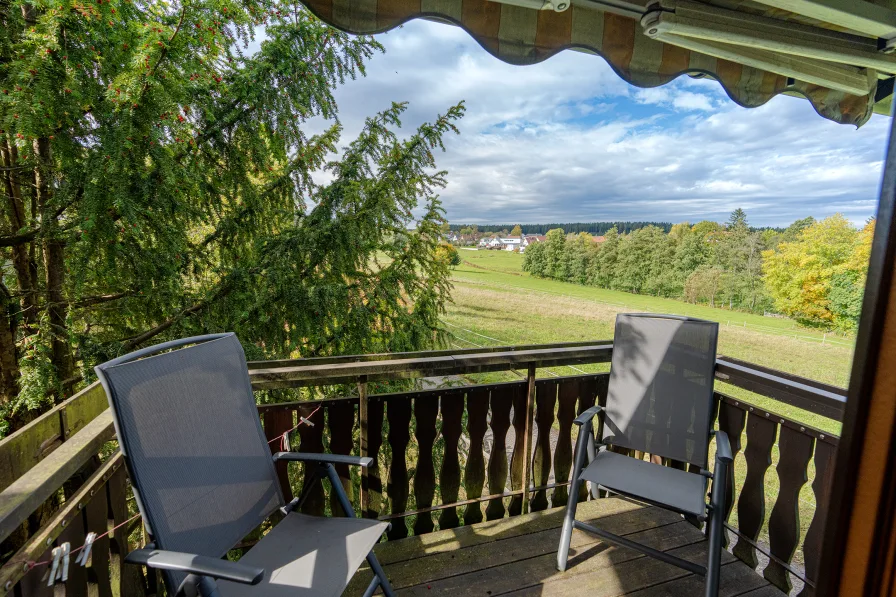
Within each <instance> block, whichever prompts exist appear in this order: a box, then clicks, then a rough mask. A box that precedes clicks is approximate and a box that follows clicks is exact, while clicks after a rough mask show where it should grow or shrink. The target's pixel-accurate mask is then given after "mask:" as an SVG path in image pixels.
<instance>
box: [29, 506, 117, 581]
mask: <svg viewBox="0 0 896 597" xmlns="http://www.w3.org/2000/svg"><path fill="white" fill-rule="evenodd" d="M97 497H98V496H95V497H94V498H93V499H92V500H91V501H94V500H96V501H100V499H102V498H100V499H97ZM81 514H82V515H81V516H75V517H74V518H72V520H71V522H69V523H68V524H67V525H66V526H65V528H64V529H63V531H62V533H60V535H59V537H57V538H56V546H57V547H58V546H61V545H62V544H63V543H70V544H71V546H72V547H73V548H74V547H78V546H81V545H84V539H86V538H87V527H86V521H85V520H84V516H83V513H81ZM125 520H127V519H125ZM100 529H101V530H100V531H99V532H103V531H105V527H102V526H101V527H100ZM90 530H93V529H90ZM104 543H105V542H104ZM96 547H97V548H99V549H102V548H103V546H102V545H97V546H96ZM106 547H107V548H108V544H107V546H106ZM76 557H77V556H74V557H72V558H70V562H71V565H70V566H69V567H68V580H67V581H66V582H65V583H61V582H60V583H59V584H57V585H56V586H55V587H54V589H55V595H59V594H60V593H61V594H62V595H65V596H66V597H68V596H69V595H71V596H76V597H81V596H82V595H83V596H86V595H87V594H88V586H87V568H83V567H81V566H78V565H75V558H76ZM96 572H99V571H98V570H97V571H96ZM103 574H108V571H107V570H104V571H103ZM44 582H46V579H44ZM48 592H50V593H51V594H52V592H53V589H50V590H49V591H48Z"/></svg>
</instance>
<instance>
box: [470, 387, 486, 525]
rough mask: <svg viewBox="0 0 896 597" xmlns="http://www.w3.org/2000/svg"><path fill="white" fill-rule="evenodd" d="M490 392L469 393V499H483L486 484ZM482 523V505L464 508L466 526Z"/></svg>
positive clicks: (476, 391) (477, 391) (477, 504)
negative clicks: (486, 447)
mask: <svg viewBox="0 0 896 597" xmlns="http://www.w3.org/2000/svg"><path fill="white" fill-rule="evenodd" d="M488 402H489V391H488V390H483V389H480V390H473V391H471V392H468V393H467V431H468V432H469V434H470V453H469V455H468V456H467V465H466V467H465V468H464V490H465V491H466V493H467V499H471V500H472V499H475V498H479V497H482V487H483V485H484V484H485V453H484V452H483V449H482V444H483V438H484V436H485V432H486V430H487V429H488ZM477 522H482V504H480V503H479V502H476V503H475V504H467V507H466V508H464V524H465V525H469V524H475V523H477Z"/></svg>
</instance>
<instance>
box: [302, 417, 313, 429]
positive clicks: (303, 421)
mask: <svg viewBox="0 0 896 597" xmlns="http://www.w3.org/2000/svg"><path fill="white" fill-rule="evenodd" d="M299 420H300V421H301V422H302V423H304V424H305V425H308V426H309V427H314V423H312V422H311V419H306V418H305V417H301V416H300V417H299Z"/></svg>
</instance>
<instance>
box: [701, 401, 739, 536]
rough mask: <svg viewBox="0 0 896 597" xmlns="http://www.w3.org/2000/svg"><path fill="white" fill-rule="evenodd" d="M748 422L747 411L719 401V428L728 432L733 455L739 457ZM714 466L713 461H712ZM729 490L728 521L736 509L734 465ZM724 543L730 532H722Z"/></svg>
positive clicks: (727, 482) (731, 469) (726, 511)
mask: <svg viewBox="0 0 896 597" xmlns="http://www.w3.org/2000/svg"><path fill="white" fill-rule="evenodd" d="M746 422H747V411H745V410H744V409H742V408H740V407H739V406H734V405H733V404H729V403H728V402H719V429H721V430H722V431H724V432H725V433H727V434H728V441H729V442H730V443H731V455H732V456H734V458H735V459H737V454H738V452H740V449H741V445H740V436H741V434H743V432H744V424H745V423H746ZM710 466H713V463H710ZM726 487H727V489H728V490H727V491H726V492H725V509H724V516H725V520H726V521H727V520H728V519H729V518H730V517H731V511H732V510H733V509H734V496H735V492H736V490H737V488H736V487H735V486H734V465H732V466H729V467H728V479H726ZM722 544H723V545H724V546H725V547H728V533H722Z"/></svg>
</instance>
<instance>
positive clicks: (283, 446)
mask: <svg viewBox="0 0 896 597" xmlns="http://www.w3.org/2000/svg"><path fill="white" fill-rule="evenodd" d="M319 410H320V407H319V406H318V407H317V408H315V409H314V410H313V411H311V414H310V415H308V417H303V416H301V415H299V422H298V423H296V425H295V427H292V428H290V429H287V430H286V431H284V432H283V433H282V434H281V435H278V436H277V437H275V438H273V439H271V440H268V445H270V444H273V443H274V442H275V441H277V440H278V439H279V440H280V450H281V451H283V452H289V437H288V436H289V434H290V433H292V432H293V431H295V430H296V429H298V428H299V427H301V426H302V425H304V424H305V423H307V424H308V425H310V426H312V427H314V423H312V422H311V417H313V416H314V414H315V413H316V412H317V411H319Z"/></svg>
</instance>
